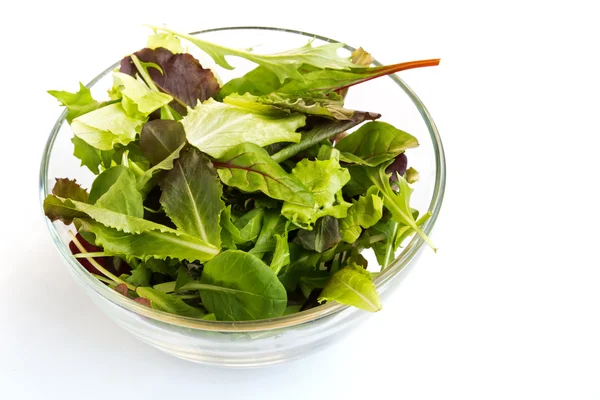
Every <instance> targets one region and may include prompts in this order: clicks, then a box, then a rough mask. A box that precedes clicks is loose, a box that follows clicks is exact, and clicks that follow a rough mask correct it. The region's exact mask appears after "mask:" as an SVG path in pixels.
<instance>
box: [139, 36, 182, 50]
mask: <svg viewBox="0 0 600 400" xmlns="http://www.w3.org/2000/svg"><path fill="white" fill-rule="evenodd" d="M147 47H148V48H150V49H156V48H158V47H162V48H165V49H167V50H170V51H171V53H173V54H178V53H184V52H185V50H184V48H183V46H182V45H181V42H180V41H179V39H177V37H175V36H174V35H172V34H170V33H155V34H154V35H149V36H148V44H147Z"/></svg>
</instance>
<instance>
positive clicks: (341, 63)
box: [151, 26, 354, 82]
mask: <svg viewBox="0 0 600 400" xmlns="http://www.w3.org/2000/svg"><path fill="white" fill-rule="evenodd" d="M151 28H152V29H154V30H159V31H163V32H168V33H172V34H173V35H175V36H178V37H180V38H182V39H186V40H188V41H189V42H191V43H193V44H195V45H196V46H197V47H198V48H200V49H201V50H202V51H204V52H205V53H206V54H208V55H209V56H210V57H211V58H212V59H213V60H214V61H215V62H216V63H217V64H218V65H219V66H221V67H223V68H226V69H233V67H232V66H231V65H230V64H229V63H228V62H227V61H226V60H225V56H228V55H230V56H237V57H242V58H245V59H247V60H249V61H252V62H254V63H256V64H258V65H260V66H262V67H264V68H266V69H268V70H269V71H271V72H273V73H274V74H275V75H277V77H278V78H279V80H280V81H281V82H283V81H285V80H286V79H287V78H292V79H300V80H303V77H302V75H301V74H300V72H298V68H300V66H302V65H303V64H307V65H311V66H314V67H317V68H331V69H348V68H349V67H352V66H354V64H353V63H352V62H351V61H350V60H349V59H348V58H343V57H340V56H339V55H338V53H337V51H338V49H339V48H341V47H343V46H344V44H343V43H326V44H324V45H321V46H317V47H313V46H312V41H310V42H308V43H307V44H306V45H305V46H302V47H300V48H298V49H292V50H288V51H284V52H281V53H275V54H266V55H263V54H254V53H250V52H248V51H244V50H238V49H231V48H228V47H225V46H221V45H218V44H215V43H210V42H207V41H205V40H202V39H200V38H198V37H195V36H192V35H186V34H183V33H178V32H175V31H173V30H171V29H168V28H161V27H153V26H152V27H151Z"/></svg>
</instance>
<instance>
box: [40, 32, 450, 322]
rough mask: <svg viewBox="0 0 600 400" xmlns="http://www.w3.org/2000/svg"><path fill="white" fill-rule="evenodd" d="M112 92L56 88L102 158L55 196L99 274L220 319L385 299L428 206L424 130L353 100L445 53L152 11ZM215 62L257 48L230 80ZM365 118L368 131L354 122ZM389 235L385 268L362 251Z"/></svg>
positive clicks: (85, 156)
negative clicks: (198, 32) (260, 31)
mask: <svg viewBox="0 0 600 400" xmlns="http://www.w3.org/2000/svg"><path fill="white" fill-rule="evenodd" d="M152 29H153V34H152V35H151V36H150V37H149V38H148V44H147V47H146V48H143V49H141V50H139V51H137V52H135V53H133V54H131V55H128V56H126V57H125V58H123V60H122V61H121V64H120V67H119V68H117V69H116V70H115V71H114V72H113V74H112V76H113V86H112V88H111V89H110V90H108V95H107V98H106V99H105V100H102V101H98V100H95V99H94V98H92V95H91V93H90V90H89V89H88V88H86V87H85V86H84V85H82V84H80V87H79V91H78V92H76V93H69V92H65V91H49V93H50V94H51V95H52V96H54V97H56V98H57V99H58V100H59V101H60V102H61V104H62V105H63V106H64V107H65V108H66V117H65V119H66V121H67V122H68V123H69V124H70V127H71V129H72V131H73V138H72V143H73V146H74V152H73V154H74V156H75V157H77V158H78V159H79V160H81V165H82V166H85V167H86V168H87V169H89V170H90V171H91V172H92V173H93V174H95V175H96V177H95V179H94V181H93V183H92V184H91V187H89V188H87V189H84V188H83V187H81V186H80V185H79V184H78V183H77V182H76V181H75V180H70V179H69V178H59V179H56V183H55V185H54V188H53V190H52V194H50V195H48V196H47V197H46V199H45V201H44V211H45V214H46V216H47V217H48V218H49V219H50V220H52V221H62V223H64V224H67V225H69V224H73V226H74V230H75V232H76V233H71V241H70V243H69V247H70V249H71V251H72V253H73V254H74V256H75V257H76V258H77V259H78V260H79V262H80V263H81V264H82V265H83V266H84V267H85V268H86V269H87V270H88V271H89V272H90V273H91V274H93V275H94V276H95V277H96V278H97V279H98V280H100V281H102V282H103V283H105V284H106V285H108V286H109V287H111V288H113V289H114V290H115V291H117V292H119V293H120V294H122V295H123V296H127V297H129V298H131V299H133V300H135V301H137V302H139V303H141V304H144V305H146V306H148V307H152V308H154V309H157V310H162V311H166V312H169V313H173V314H178V315H181V316H185V317H192V318H199V319H205V320H219V321H241V320H258V319H265V318H274V317H279V316H282V315H288V314H292V313H297V312H300V311H303V310H307V309H309V308H312V307H316V306H318V305H319V304H323V303H324V302H327V301H336V302H338V303H342V304H346V305H350V306H354V307H358V308H360V309H363V310H366V311H371V312H375V311H378V310H380V309H381V301H380V299H379V295H378V293H377V291H376V288H375V286H374V284H373V281H372V278H373V277H374V276H375V275H376V274H377V273H378V271H380V270H382V269H384V268H386V266H388V264H390V262H391V261H392V260H393V259H394V254H395V253H396V250H397V249H398V248H399V247H400V246H401V245H402V243H403V242H404V240H405V239H406V238H408V237H409V236H411V235H413V234H416V235H420V236H421V237H422V238H423V240H424V241H425V242H426V243H427V244H428V245H429V246H431V248H433V249H434V250H435V248H434V246H433V244H432V243H431V241H430V240H429V238H428V237H427V236H426V235H425V233H424V232H423V231H422V230H421V226H422V224H423V223H424V222H425V221H426V220H427V219H428V218H429V217H430V214H429V213H425V214H423V215H419V212H418V211H417V210H415V209H412V208H411V207H410V197H411V193H412V189H411V184H414V183H415V182H417V181H418V177H419V173H418V172H417V170H416V169H414V168H412V167H411V168H408V164H409V163H408V158H407V155H406V152H407V151H408V150H409V149H411V148H415V147H417V146H418V145H419V143H418V141H417V139H416V138H415V137H413V136H412V135H410V134H409V133H407V132H404V131H402V130H400V129H398V128H397V127H394V126H392V125H390V124H388V123H386V122H384V121H383V118H382V116H381V115H380V114H378V113H377V112H376V110H373V111H357V110H352V109H348V108H345V106H344V98H345V96H346V93H347V92H348V90H352V89H351V87H352V86H353V85H357V84H360V83H363V82H366V81H368V80H371V79H374V78H378V77H381V76H385V75H388V74H391V73H395V72H398V71H402V70H406V69H410V68H418V67H425V66H434V65H437V64H438V63H439V59H433V60H424V61H414V62H407V63H401V64H394V65H388V66H377V67H371V66H370V65H371V64H372V61H373V58H372V57H371V55H370V54H369V53H368V52H366V51H364V50H363V49H362V48H360V49H358V50H356V51H354V52H353V53H352V55H351V57H343V56H341V55H339V54H338V50H339V49H340V47H342V46H343V45H342V44H340V43H327V44H324V45H320V46H314V45H313V43H312V42H309V43H307V44H306V45H305V46H303V47H300V48H296V49H291V50H288V51H285V52H281V53H276V54H258V53H254V52H252V51H248V50H240V49H234V48H229V47H225V46H222V45H219V44H216V43H211V42H207V41H205V40H203V39H201V38H199V37H195V36H191V35H186V34H182V33H178V32H175V31H173V30H171V29H168V28H164V27H152ZM182 41H184V43H187V45H188V46H189V45H194V46H197V47H198V48H199V49H200V50H201V51H203V52H204V53H206V54H207V55H208V56H210V57H211V58H212V59H213V60H214V62H215V64H216V65H218V66H219V67H222V68H225V69H233V67H232V66H231V65H230V64H229V60H228V59H226V57H229V56H235V57H241V58H244V59H246V60H248V61H251V62H252V63H254V64H256V68H254V69H253V70H251V71H250V72H248V73H247V74H245V75H243V76H241V77H238V78H235V79H232V80H230V81H228V82H226V83H224V84H223V83H221V82H220V79H219V78H218V77H217V76H216V75H215V72H214V71H212V70H211V69H207V68H204V67H203V66H202V65H201V64H200V62H199V61H198V60H197V59H196V58H194V57H193V56H192V55H191V54H189V53H187V52H186V51H185V50H184V47H183V45H182ZM350 130H352V132H351V133H348V132H349V131H350ZM365 249H372V250H373V252H374V254H375V256H376V259H377V262H378V264H379V268H373V266H370V268H369V269H368V270H367V260H366V259H365V258H364V257H363V255H361V252H362V251H363V250H365Z"/></svg>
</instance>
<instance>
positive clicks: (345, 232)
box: [340, 187, 383, 243]
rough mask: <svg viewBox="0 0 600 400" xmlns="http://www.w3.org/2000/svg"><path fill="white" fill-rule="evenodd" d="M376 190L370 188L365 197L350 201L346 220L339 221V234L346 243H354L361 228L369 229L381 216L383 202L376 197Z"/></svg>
mask: <svg viewBox="0 0 600 400" xmlns="http://www.w3.org/2000/svg"><path fill="white" fill-rule="evenodd" d="M377 192H378V190H377V188H375V187H372V188H370V189H369V191H367V193H366V195H365V196H360V197H359V198H358V200H352V207H350V209H349V210H348V215H347V216H346V218H344V219H342V220H340V234H341V236H342V239H343V240H344V241H345V242H347V243H354V242H355V241H356V240H357V239H358V237H359V236H360V233H361V232H362V230H361V227H362V228H369V227H371V226H373V225H375V224H376V223H377V221H379V220H380V219H381V217H382V216H383V201H382V200H381V198H380V197H379V196H377V194H376V193H377Z"/></svg>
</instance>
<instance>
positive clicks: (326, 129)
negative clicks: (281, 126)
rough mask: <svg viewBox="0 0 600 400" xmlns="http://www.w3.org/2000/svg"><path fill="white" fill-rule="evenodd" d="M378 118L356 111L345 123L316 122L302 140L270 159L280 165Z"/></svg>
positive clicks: (377, 115)
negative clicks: (317, 145)
mask: <svg viewBox="0 0 600 400" xmlns="http://www.w3.org/2000/svg"><path fill="white" fill-rule="evenodd" d="M379 116H380V115H379V114H374V113H368V112H359V111H356V112H355V113H354V115H353V116H352V117H351V118H350V119H349V120H346V121H331V120H323V121H320V122H317V123H315V124H314V126H313V127H312V128H311V129H310V130H309V131H308V132H303V133H302V138H301V139H300V141H299V142H298V143H294V144H290V145H289V146H287V147H284V148H283V149H281V150H279V151H278V152H277V153H275V154H273V155H272V156H271V158H273V160H275V161H276V162H278V163H281V162H283V161H285V160H287V159H288V158H290V157H292V156H294V155H296V154H298V153H300V152H301V151H304V150H307V149H309V148H311V147H313V146H315V145H316V144H318V143H320V142H322V141H324V140H327V139H331V138H333V137H334V136H336V135H338V134H340V133H342V132H345V131H347V130H348V129H350V128H353V127H355V126H356V125H358V124H360V123H362V122H364V121H366V120H373V119H377V118H379Z"/></svg>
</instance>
